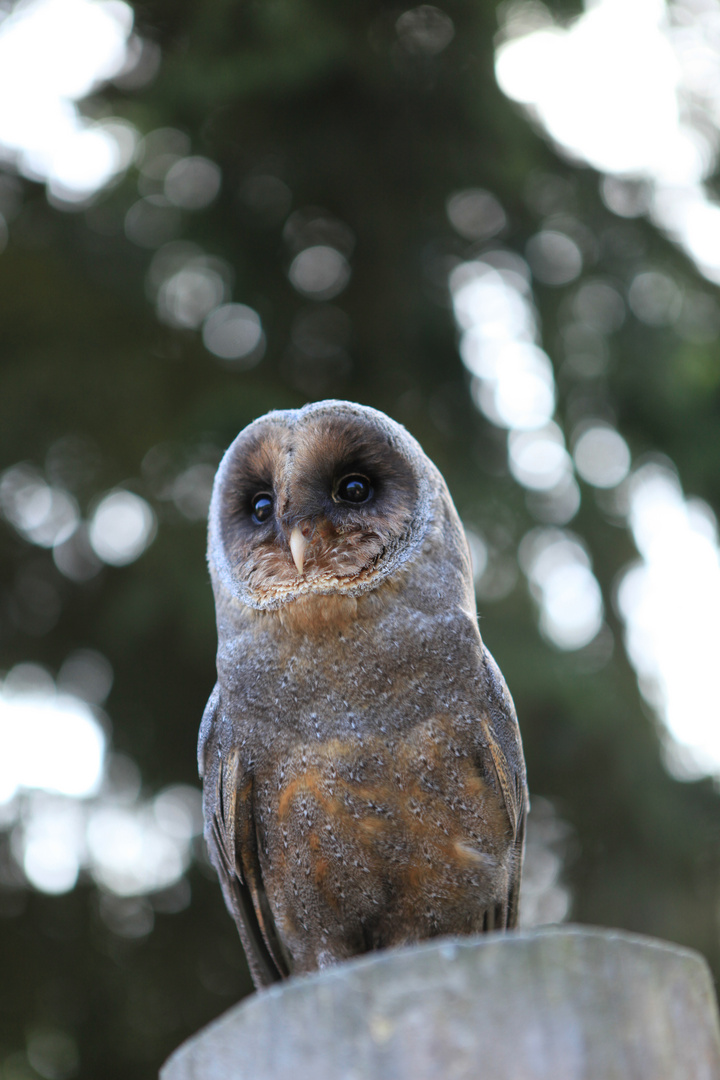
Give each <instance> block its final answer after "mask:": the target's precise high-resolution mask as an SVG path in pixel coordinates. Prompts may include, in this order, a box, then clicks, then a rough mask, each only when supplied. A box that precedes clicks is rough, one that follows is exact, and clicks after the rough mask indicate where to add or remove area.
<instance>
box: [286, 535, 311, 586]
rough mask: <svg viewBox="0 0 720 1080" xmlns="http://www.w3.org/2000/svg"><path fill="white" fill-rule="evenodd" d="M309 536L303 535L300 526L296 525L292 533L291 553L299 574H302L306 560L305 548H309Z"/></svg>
mask: <svg viewBox="0 0 720 1080" xmlns="http://www.w3.org/2000/svg"><path fill="white" fill-rule="evenodd" d="M307 545H308V542H307V538H306V537H305V536H303V534H302V532H301V530H300V526H299V525H296V526H295V528H294V529H293V531H292V532H291V533H290V554H291V555H292V557H293V562H294V563H295V567H296V569H297V572H298V574H300V575H301V576H302V572H303V564H304V562H305V549H306V548H307Z"/></svg>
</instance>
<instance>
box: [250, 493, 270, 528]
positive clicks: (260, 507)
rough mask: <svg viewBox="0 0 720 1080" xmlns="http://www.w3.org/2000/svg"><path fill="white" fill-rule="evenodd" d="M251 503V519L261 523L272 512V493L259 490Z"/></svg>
mask: <svg viewBox="0 0 720 1080" xmlns="http://www.w3.org/2000/svg"><path fill="white" fill-rule="evenodd" d="M251 505H252V516H253V521H254V522H256V524H258V525H262V524H263V522H265V521H267V520H268V518H269V517H270V516H271V514H272V512H273V501H272V495H268V493H267V491H261V492H259V494H257V495H255V497H254V498H253V501H252V504H251Z"/></svg>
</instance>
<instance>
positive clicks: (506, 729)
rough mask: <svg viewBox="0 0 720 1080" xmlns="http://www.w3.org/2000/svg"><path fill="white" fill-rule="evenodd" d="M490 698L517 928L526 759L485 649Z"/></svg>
mask: <svg viewBox="0 0 720 1080" xmlns="http://www.w3.org/2000/svg"><path fill="white" fill-rule="evenodd" d="M484 659H485V670H486V673H487V689H488V694H487V701H488V704H489V706H490V707H489V709H488V712H487V714H486V716H485V717H483V719H482V721H481V725H482V730H483V736H484V740H485V749H486V750H487V751H488V752H489V755H490V761H491V764H492V767H493V770H494V772H495V776H496V778H497V783H498V787H499V789H500V791H501V792H502V797H503V800H504V802H505V808H506V810H507V814H508V818H509V819H510V825H511V828H512V831H513V836H514V841H513V859H512V863H511V877H510V889H509V896H508V903H507V909H506V911H505V912H504V913H503V915H504V918H503V922H504V925H505V926H507V927H514V926H516V925H517V919H518V900H519V893H520V878H521V874H522V862H523V855H524V853H525V823H526V819H527V812H528V809H529V799H528V793H527V782H526V779H525V759H524V757H523V751H522V742H521V739H520V729H519V727H518V722H517V716H516V714H515V706H514V704H513V700H512V698H511V697H510V692H509V690H508V688H507V686H506V684H505V680H504V679H503V677H502V674H501V672H500V669H499V667H498V666H497V664H496V663H495V661H494V660H493V658H492V656H491V655H490V653H489V652H488V651H487V649H485V656H484Z"/></svg>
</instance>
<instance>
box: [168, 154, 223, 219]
mask: <svg viewBox="0 0 720 1080" xmlns="http://www.w3.org/2000/svg"><path fill="white" fill-rule="evenodd" d="M220 179H221V173H220V168H219V166H218V165H216V164H215V162H214V161H210V159H209V158H206V157H199V156H197V157H187V158H181V159H180V161H176V162H175V164H174V165H171V166H170V168H169V169H168V171H167V173H166V175H165V195H166V196H167V198H168V199H169V200H170V202H171V203H173V204H174V205H175V206H180V207H182V209H183V210H202V209H203V208H204V207H206V206H209V205H210V203H211V202H212V201H213V199H215V198H216V197H217V194H218V192H219V191H220Z"/></svg>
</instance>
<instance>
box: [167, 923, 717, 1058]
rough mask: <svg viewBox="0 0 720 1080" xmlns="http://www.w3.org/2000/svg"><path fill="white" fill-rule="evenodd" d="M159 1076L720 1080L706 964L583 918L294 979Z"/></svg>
mask: <svg viewBox="0 0 720 1080" xmlns="http://www.w3.org/2000/svg"><path fill="white" fill-rule="evenodd" d="M160 1076H161V1080H245V1078H247V1080H270V1078H273V1080H281V1078H282V1080H465V1078H467V1080H471V1078H472V1080H476V1078H477V1080H485V1078H487V1080H720V1025H719V1023H718V1011H717V1004H716V1001H715V995H714V992H713V987H712V982H711V978H710V972H709V970H708V967H707V964H706V963H705V961H704V960H703V958H702V957H701V956H699V955H698V954H697V953H694V952H691V951H689V950H687V949H682V948H679V947H676V946H673V945H668V944H666V943H665V942H660V941H655V940H653V939H651V938H642V937H636V936H634V935H630V934H625V933H621V932H619V931H612V930H598V929H589V928H585V927H572V926H569V927H557V928H553V927H546V928H542V929H540V930H534V931H527V932H518V933H511V934H507V935H500V934H497V935H488V936H487V937H479V938H463V939H459V940H456V939H446V940H442V941H436V942H429V943H427V944H424V945H421V946H418V947H416V948H408V949H399V950H393V951H389V952H384V953H375V954H371V955H369V956H366V957H362V958H361V959H359V960H356V961H353V962H350V963H347V964H343V965H340V966H338V967H335V968H331V969H328V970H326V971H324V972H321V973H319V974H317V975H310V976H305V977H304V978H298V979H293V980H290V981H289V982H287V983H284V984H282V985H279V986H277V987H275V988H273V989H271V990H266V991H263V992H262V993H259V994H257V995H255V996H254V997H252V998H250V999H249V1000H248V1001H246V1002H243V1003H242V1004H240V1005H237V1006H235V1008H233V1009H230V1010H229V1011H228V1012H227V1013H225V1014H224V1016H221V1017H220V1019H218V1020H216V1021H214V1023H212V1024H210V1025H209V1026H208V1027H207V1028H205V1029H204V1030H203V1031H202V1032H200V1033H199V1034H198V1035H195V1036H194V1037H193V1038H191V1039H189V1040H188V1042H186V1043H184V1044H183V1045H182V1046H181V1047H180V1048H179V1049H178V1050H176V1052H175V1053H174V1054H173V1055H172V1057H171V1058H170V1059H169V1060H168V1062H167V1063H166V1064H165V1066H164V1067H163V1069H162V1072H161V1074H160Z"/></svg>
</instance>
